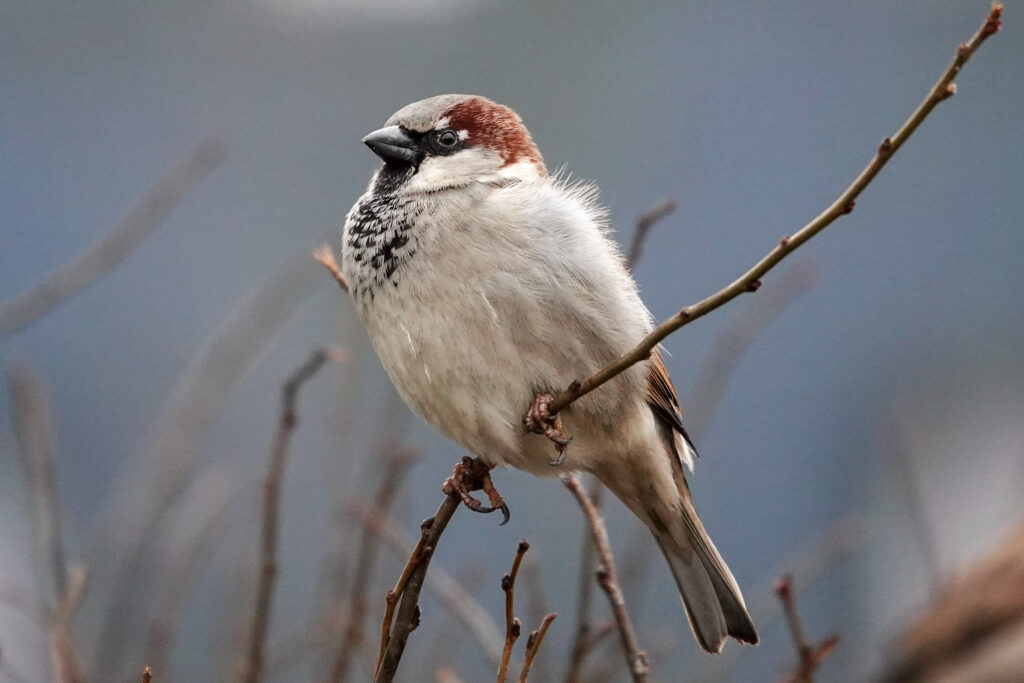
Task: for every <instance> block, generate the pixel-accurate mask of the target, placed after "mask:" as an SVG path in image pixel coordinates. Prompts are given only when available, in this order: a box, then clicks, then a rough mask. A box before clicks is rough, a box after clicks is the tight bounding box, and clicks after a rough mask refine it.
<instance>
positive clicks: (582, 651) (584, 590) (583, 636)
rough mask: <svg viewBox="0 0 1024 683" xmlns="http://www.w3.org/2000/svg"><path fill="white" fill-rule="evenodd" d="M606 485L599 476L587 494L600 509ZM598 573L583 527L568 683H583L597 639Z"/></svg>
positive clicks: (587, 531) (590, 539)
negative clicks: (593, 619)
mask: <svg viewBox="0 0 1024 683" xmlns="http://www.w3.org/2000/svg"><path fill="white" fill-rule="evenodd" d="M603 490H604V486H603V485H602V484H601V482H600V481H598V479H597V478H596V477H595V478H593V479H592V481H591V484H590V492H589V493H588V494H587V495H588V497H589V498H590V501H591V503H592V504H593V505H594V508H595V509H597V510H600V509H601V492H602V491H603ZM596 571H597V550H596V548H595V547H594V541H593V537H592V536H591V532H590V527H589V524H586V523H585V524H584V526H583V542H582V544H581V550H580V571H579V580H578V584H577V593H576V638H575V640H574V641H573V645H572V652H571V654H570V656H569V670H568V671H567V672H566V674H565V680H566V682H567V683H582V680H583V660H584V659H585V658H586V656H587V653H588V652H589V651H590V648H591V647H592V646H593V645H594V643H595V642H596V640H595V639H594V638H593V637H592V634H591V631H592V630H593V625H592V624H591V623H590V601H591V598H592V596H593V594H594V573H595V572H596Z"/></svg>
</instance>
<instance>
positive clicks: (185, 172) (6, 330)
mask: <svg viewBox="0 0 1024 683" xmlns="http://www.w3.org/2000/svg"><path fill="white" fill-rule="evenodd" d="M223 159H224V146H223V144H222V143H221V142H219V141H217V140H206V141H204V142H200V143H199V144H198V145H196V146H195V147H193V148H192V149H190V150H189V152H188V154H186V155H185V158H184V159H182V160H181V161H180V162H178V163H177V164H176V165H175V166H173V167H172V168H171V169H170V170H169V171H168V172H167V173H166V174H165V175H164V176H163V177H161V178H160V179H159V180H157V181H156V183H155V184H154V185H153V186H152V187H151V188H150V189H149V192H148V193H147V194H146V196H145V198H143V199H142V201H141V202H140V203H139V204H138V205H136V206H135V207H134V208H133V209H132V210H131V211H129V212H128V215H126V216H125V217H124V218H122V219H121V220H120V221H119V222H118V223H117V224H116V225H115V226H114V227H113V228H112V229H111V230H110V232H108V233H107V234H106V235H105V236H104V237H103V238H101V239H100V241H99V242H97V243H96V244H94V245H92V246H91V247H89V249H87V250H86V251H84V252H82V253H81V254H79V255H78V256H76V257H75V258H74V259H72V260H71V261H70V262H68V263H66V264H65V265H63V266H62V267H61V268H60V269H58V270H57V271H56V272H54V273H52V274H51V275H49V276H48V277H47V278H46V279H45V280H43V281H42V282H40V283H39V284H37V285H35V286H33V287H31V288H30V289H28V290H27V291H25V292H22V293H21V294H18V295H16V296H15V297H14V298H13V299H10V300H9V301H6V302H4V303H3V304H2V305H0V337H2V336H4V335H6V334H10V333H11V332H15V331H17V330H20V329H21V328H23V327H25V326H27V325H29V324H30V323H32V322H33V321H35V320H36V319H37V318H39V317H41V316H43V315H45V314H46V313H49V312H50V311H51V310H53V309H54V308H56V307H57V306H58V305H59V304H61V303H62V302H63V301H65V300H67V299H69V298H71V297H72V296H74V295H75V294H77V293H78V292H80V291H82V290H83V289H85V288H86V287H88V286H89V285H90V284H92V283H93V281H95V280H96V279H97V278H99V277H100V276H102V275H103V274H104V273H106V272H107V271H109V270H112V269H113V268H114V267H115V266H117V265H118V264H119V263H120V262H121V261H123V260H124V258H125V257H126V256H127V255H128V254H129V253H131V251H132V250H133V249H134V248H135V247H136V246H138V244H139V243H140V242H141V241H142V240H143V238H145V237H146V236H147V235H148V234H149V233H150V232H151V231H152V229H153V228H155V227H156V226H157V225H159V224H160V222H161V221H163V220H164V219H165V218H167V216H168V215H169V214H170V213H171V211H172V210H173V209H174V207H175V206H177V204H178V202H180V201H181V199H182V198H183V197H184V196H185V195H186V194H188V193H189V192H190V191H191V190H192V189H193V188H194V187H195V186H196V185H198V184H199V182H200V181H201V180H202V179H203V178H205V177H206V176H207V175H208V174H209V173H210V172H211V171H213V170H214V169H215V168H217V166H219V165H220V163H221V161H223Z"/></svg>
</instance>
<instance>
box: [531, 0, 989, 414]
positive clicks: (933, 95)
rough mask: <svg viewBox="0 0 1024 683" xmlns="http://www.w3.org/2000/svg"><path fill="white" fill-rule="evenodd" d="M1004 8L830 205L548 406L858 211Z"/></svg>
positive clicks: (641, 354)
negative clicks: (857, 206) (870, 186)
mask: <svg viewBox="0 0 1024 683" xmlns="http://www.w3.org/2000/svg"><path fill="white" fill-rule="evenodd" d="M1002 9H1003V8H1002V5H1000V4H999V3H995V4H994V5H993V6H992V11H991V13H990V14H989V16H988V17H987V18H986V20H985V23H983V24H982V26H981V28H979V29H978V31H977V33H975V34H974V36H972V37H971V39H970V40H969V41H968V42H967V43H965V44H963V45H961V46H960V47H959V48H957V51H956V56H955V57H954V58H953V62H952V63H951V64H950V65H949V67H948V68H947V69H946V71H945V72H944V73H943V74H942V76H941V77H940V78H939V80H938V82H936V84H935V85H934V86H933V87H932V89H931V91H930V92H929V93H928V95H927V96H926V97H925V98H924V100H923V101H922V102H921V104H920V105H918V107H917V109H915V110H914V113H913V114H911V115H910V118H908V119H907V120H906V121H905V122H904V123H903V125H902V126H900V128H899V130H897V131H896V133H895V134H894V135H892V137H888V138H885V139H884V140H883V141H882V143H881V144H880V145H879V147H878V150H877V151H876V152H875V156H874V158H873V159H872V160H871V161H870V162H869V163H868V165H867V166H866V167H865V168H864V170H863V171H861V172H860V174H859V175H858V176H857V177H856V178H855V179H854V181H853V182H852V183H851V184H850V185H849V186H848V187H847V188H846V189H845V190H844V191H843V192H842V193H841V194H840V195H839V197H838V198H837V199H836V200H835V201H834V202H832V204H831V205H829V207H828V208H826V209H825V210H824V211H822V212H821V213H820V214H819V215H818V216H817V217H816V218H814V220H812V221H811V222H810V223H808V224H807V225H805V226H804V227H802V228H800V229H799V230H797V231H796V232H795V233H793V234H792V235H786V236H784V237H783V238H782V239H781V240H780V241H779V243H778V244H777V245H776V246H775V248H774V249H772V250H771V251H769V252H768V253H767V254H766V255H765V256H764V257H763V258H762V259H761V260H760V261H758V262H757V263H756V264H754V266H753V267H751V268H750V269H749V270H748V271H747V272H745V273H743V274H742V275H741V276H740V277H738V278H737V279H736V280H734V281H733V282H732V283H731V284H729V285H727V286H726V287H724V288H722V289H720V290H719V291H717V292H715V293H714V294H712V295H711V296H709V297H707V298H706V299H703V300H701V301H698V302H697V303H694V304H691V305H690V306H686V307H685V308H683V309H682V310H680V311H679V312H678V313H676V314H675V315H674V316H672V317H671V318H669V319H668V320H665V321H664V322H662V323H661V324H660V325H658V326H657V327H655V328H654V330H652V331H651V333H650V334H648V335H647V336H646V337H645V338H644V339H643V341H641V342H640V343H639V344H638V345H637V346H636V348H634V349H633V350H631V351H630V352H628V353H626V354H625V355H623V356H621V357H620V358H618V359H616V360H614V361H612V362H611V363H609V364H608V365H606V366H605V367H604V368H602V369H601V370H599V371H597V372H596V373H594V374H593V375H591V376H590V377H587V378H586V379H584V380H582V381H574V382H573V383H572V384H570V385H569V387H568V388H566V389H565V390H564V391H562V393H560V394H558V395H557V396H555V398H554V400H552V401H550V402H548V405H547V408H548V410H549V411H550V412H551V413H552V414H554V413H558V412H559V411H561V410H564V409H565V408H566V407H567V406H569V405H570V404H571V403H572V402H574V401H576V400H577V399H579V398H580V397H581V396H584V395H586V394H588V393H590V392H591V391H593V390H594V389H596V388H598V387H599V386H601V385H602V384H604V383H605V382H607V381H609V380H610V379H612V378H613V377H616V376H617V375H619V374H620V373H621V372H623V371H624V370H626V369H627V368H629V367H630V366H632V365H635V364H636V363H639V362H640V361H643V360H646V359H647V358H648V357H649V356H650V355H651V352H652V351H653V350H654V349H655V347H657V346H658V344H660V343H661V342H662V341H663V340H664V339H665V338H666V337H668V336H669V335H670V334H672V333H673V332H675V331H676V330H679V329H680V328H682V327H685V326H686V325H689V324H690V323H692V322H693V321H695V320H697V319H698V318H702V317H704V316H705V315H707V314H708V313H711V312H712V311H714V310H716V309H718V308H721V307H722V306H724V305H725V304H727V303H729V302H730V301H732V300H733V299H735V298H736V297H738V296H739V295H741V294H743V293H745V292H753V291H756V290H757V288H758V287H760V286H761V278H763V277H764V276H765V275H766V274H767V273H768V271H770V270H771V269H772V268H774V267H775V266H776V265H778V263H779V262H780V261H782V260H783V259H784V258H786V257H787V256H789V255H790V254H791V253H793V252H794V251H796V249H797V248H799V247H800V246H801V245H803V244H804V243H805V242H807V241H808V240H809V239H811V238H812V237H814V236H815V235H817V234H818V233H819V232H821V231H822V230H824V229H825V228H827V227H828V226H829V225H831V224H832V223H833V222H834V221H835V220H836V219H837V218H839V217H840V216H844V215H846V214H848V213H850V212H851V211H853V207H854V201H855V200H856V199H857V197H858V196H859V195H860V193H861V192H862V191H863V190H864V188H865V187H867V186H868V184H869V183H870V182H871V181H872V180H873V179H874V178H875V176H876V175H878V172H879V171H881V170H882V168H883V167H884V166H885V164H886V163H888V161H889V160H890V159H891V158H892V157H893V155H895V154H896V152H897V150H899V148H900V147H902V146H903V143H904V142H906V141H907V138H909V137H910V135H911V134H912V133H913V132H914V131H915V130H916V129H917V127H918V126H919V125H921V122H922V121H924V119H925V118H926V117H927V116H928V114H930V113H931V111H932V110H933V109H934V108H935V107H936V105H938V104H939V103H940V102H942V101H943V100H946V99H948V98H949V97H950V96H951V95H952V94H953V93H955V92H956V87H955V86H954V85H953V79H954V78H955V77H956V75H957V74H959V73H960V70H961V69H962V68H963V66H964V64H965V63H966V62H967V60H968V59H970V57H971V55H973V54H974V52H975V51H976V50H977V49H978V47H980V46H981V44H982V43H983V42H984V41H985V39H986V38H988V37H989V36H990V35H992V34H993V33H995V32H996V31H998V30H999V27H1000V18H1001V16H1002Z"/></svg>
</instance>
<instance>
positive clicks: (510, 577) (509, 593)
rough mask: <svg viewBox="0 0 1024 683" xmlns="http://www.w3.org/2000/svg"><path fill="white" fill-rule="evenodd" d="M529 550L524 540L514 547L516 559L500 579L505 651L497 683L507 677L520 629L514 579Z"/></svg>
mask: <svg viewBox="0 0 1024 683" xmlns="http://www.w3.org/2000/svg"><path fill="white" fill-rule="evenodd" d="M529 549H530V544H529V543H528V542H527V540H526V539H525V538H524V539H523V540H521V541H520V542H519V545H518V546H517V547H516V559H515V560H513V561H512V571H510V572H509V573H508V574H505V576H503V577H501V590H503V591H504V592H505V649H504V650H502V652H501V665H500V666H499V667H498V678H497V679H496V680H497V683H505V678H506V676H508V663H509V660H510V659H511V658H512V646H513V645H515V643H516V640H517V639H518V638H519V633H520V630H521V629H522V625H521V624H520V623H519V619H517V618H516V616H515V593H516V577H517V576H518V575H519V565H520V564H522V562H523V555H525V554H526V551H527V550H529Z"/></svg>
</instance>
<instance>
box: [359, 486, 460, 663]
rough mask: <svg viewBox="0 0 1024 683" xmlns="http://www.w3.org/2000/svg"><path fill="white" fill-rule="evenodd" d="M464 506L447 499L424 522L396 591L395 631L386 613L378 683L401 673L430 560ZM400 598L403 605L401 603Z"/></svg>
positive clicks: (394, 595) (454, 500) (453, 497)
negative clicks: (442, 537) (449, 524)
mask: <svg viewBox="0 0 1024 683" xmlns="http://www.w3.org/2000/svg"><path fill="white" fill-rule="evenodd" d="M461 504H462V503H461V501H460V500H459V498H458V497H457V496H450V495H448V496H445V497H444V500H443V501H441V505H440V506H439V507H438V508H437V512H435V513H434V516H433V517H431V518H429V519H427V520H425V521H424V522H423V525H422V536H421V539H420V542H419V543H418V544H417V546H416V548H415V549H413V553H412V556H411V557H410V558H409V564H407V565H406V569H405V571H403V573H402V575H403V578H406V579H407V580H406V581H405V582H404V583H403V582H402V580H400V581H399V584H398V585H396V589H395V591H393V592H392V593H393V600H394V602H396V603H398V615H397V617H396V618H395V623H394V628H392V627H391V624H390V614H389V613H386V614H385V620H384V626H383V628H382V633H381V635H382V638H381V649H382V655H381V657H380V663H379V664H378V666H377V673H376V675H375V676H374V681H375V683H388V682H389V681H392V680H393V679H394V677H395V673H396V672H397V671H398V664H399V662H400V661H401V659H402V653H404V652H405V644H406V642H407V641H408V639H409V634H410V633H412V631H413V629H415V628H416V627H417V626H418V625H419V609H420V608H419V597H420V592H421V591H422V590H423V582H424V579H425V577H426V574H427V569H428V568H429V567H430V559H431V557H433V554H434V551H435V550H436V548H437V544H438V542H439V541H440V540H441V534H442V533H444V530H445V527H447V526H448V522H449V521H451V518H452V515H454V514H455V511H456V510H457V509H458V508H459V506H460V505H461ZM392 593H389V594H388V598H389V599H388V602H389V605H388V610H389V612H390V611H392V610H393V607H392V605H391V602H392ZM399 599H400V600H401V602H398V601H399Z"/></svg>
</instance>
